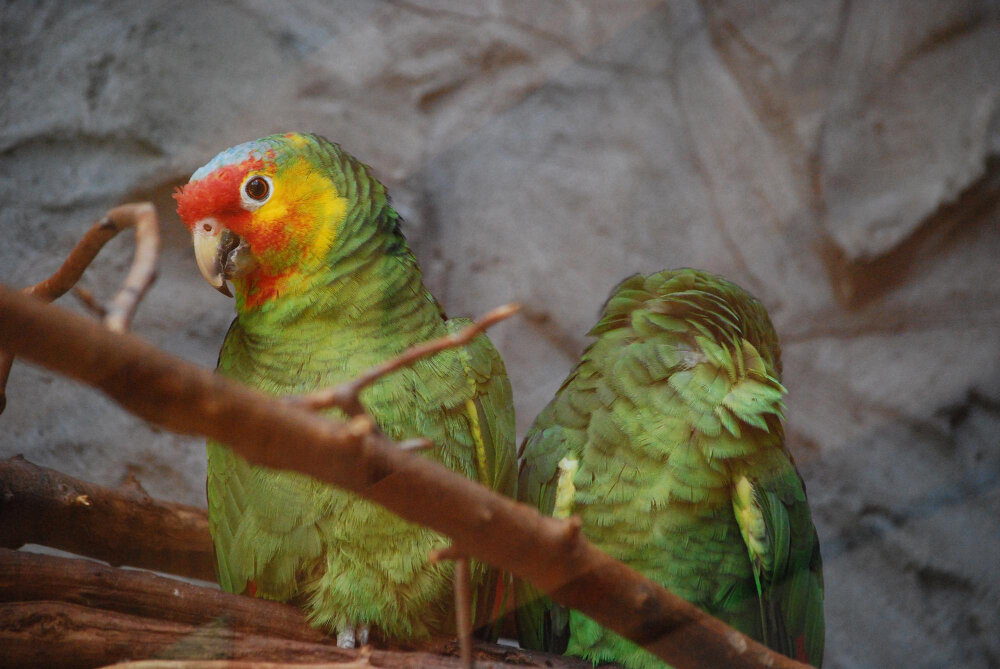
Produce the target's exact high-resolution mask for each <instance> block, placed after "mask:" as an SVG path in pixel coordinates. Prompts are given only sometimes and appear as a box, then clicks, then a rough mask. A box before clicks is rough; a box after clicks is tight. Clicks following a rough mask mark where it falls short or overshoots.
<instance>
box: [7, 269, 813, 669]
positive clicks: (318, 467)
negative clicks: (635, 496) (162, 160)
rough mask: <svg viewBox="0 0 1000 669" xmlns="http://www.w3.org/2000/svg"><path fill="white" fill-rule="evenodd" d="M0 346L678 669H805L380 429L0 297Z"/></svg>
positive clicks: (17, 298)
mask: <svg viewBox="0 0 1000 669" xmlns="http://www.w3.org/2000/svg"><path fill="white" fill-rule="evenodd" d="M0 347H2V348H4V349H7V350H9V351H11V352H13V353H14V354H16V355H23V356H24V357H26V358H28V359H30V360H32V361H33V362H36V363H38V364H41V365H44V366H46V367H48V368H49V369H51V370H53V371H56V372H58V373H61V374H64V375H67V376H70V377H72V378H75V379H77V380H80V381H82V382H84V383H88V384H90V385H93V386H94V387H96V388H99V389H101V390H102V391H104V392H105V393H107V394H108V395H110V396H111V397H112V398H113V399H115V400H116V401H117V402H118V403H120V404H121V405H122V406H124V407H125V408H126V409H128V410H129V411H131V412H133V413H135V414H137V415H139V416H141V417H143V418H145V419H147V420H150V421H152V422H154V423H157V424H159V425H161V426H163V427H165V428H167V429H170V430H174V431H176V432H182V433H185V434H202V435H206V436H209V437H211V438H213V439H217V440H220V441H222V442H224V443H227V444H229V445H230V446H231V447H232V448H233V449H234V450H235V451H236V452H237V453H239V454H240V455H241V456H242V457H244V458H246V459H247V460H248V461H250V462H252V463H254V464H256V465H259V466H264V467H272V468H276V469H288V470H294V471H299V472H302V473H305V474H307V475H310V476H313V477H315V478H317V479H319V480H321V481H325V482H327V483H330V484H333V485H336V486H339V487H341V488H344V489H346V490H350V491H353V492H355V493H357V494H359V495H362V496H364V497H365V498H367V499H370V500H372V501H374V502H377V503H379V504H381V505H383V506H385V507H386V508H387V509H389V510H390V511H392V512H393V513H396V514H397V515H399V516H400V517H402V518H405V519H407V520H409V521H411V522H415V523H419V524H421V525H424V526H426V527H429V528H431V529H433V530H436V531H438V532H441V533H442V534H445V535H447V536H449V537H450V538H451V539H452V541H453V543H454V544H455V546H456V548H457V550H458V551H459V552H461V553H464V554H468V555H471V556H473V557H476V558H478V559H481V560H483V561H485V562H488V563H490V564H492V565H494V566H496V567H500V568H503V569H508V570H510V571H512V572H513V573H514V574H516V575H517V576H520V577H522V578H524V579H526V580H528V581H530V582H531V583H533V584H534V585H535V586H537V587H539V588H540V589H541V590H543V591H545V592H549V593H551V596H552V598H553V599H555V600H556V601H558V602H560V603H562V604H565V605H567V606H570V607H572V608H575V609H578V610H580V611H581V612H583V613H585V614H586V615H588V616H590V617H592V618H593V619H594V620H596V621H597V622H599V623H600V624H602V625H604V626H606V627H608V628H610V629H613V630H615V631H617V632H619V633H620V634H623V635H624V636H626V637H628V638H630V639H632V640H634V641H636V642H638V643H640V644H641V645H643V646H644V647H646V648H647V649H649V650H650V651H651V652H653V653H654V654H656V655H657V656H659V657H661V658H663V659H664V660H666V661H667V662H669V663H670V664H672V665H674V666H676V667H679V668H683V667H715V666H727V667H736V668H745V669H749V668H751V667H753V668H760V667H776V668H785V669H791V668H793V667H796V668H801V667H803V666H805V665H802V664H801V663H798V662H795V661H794V660H791V659H789V658H787V657H785V656H783V655H780V654H777V653H774V652H772V651H770V650H769V649H768V648H766V647H764V646H763V645H761V644H759V643H758V642H756V641H754V640H752V639H750V638H748V637H746V636H744V635H742V634H740V633H739V632H737V631H736V630H733V629H732V628H730V627H728V626H726V625H725V624H724V623H722V622H721V621H719V620H716V619H715V618H712V617H711V616H709V615H708V614H706V613H704V612H703V611H701V610H700V609H698V608H697V607H695V606H693V605H692V604H690V603H688V602H687V601H685V600H683V599H681V598H679V597H677V596H676V595H673V594H671V593H669V592H668V591H666V590H665V589H663V588H662V587H660V586H659V585H657V584H655V583H652V582H651V581H648V580H646V579H645V578H643V577H642V576H640V575H639V574H638V573H636V572H635V571H633V570H631V569H629V568H628V567H626V566H625V565H623V564H621V563H619V562H617V561H615V560H613V559H611V558H610V557H608V556H607V555H605V554H603V553H601V552H600V551H599V550H597V549H596V548H595V547H594V546H593V545H591V544H590V543H589V542H587V541H586V540H585V539H584V537H583V536H582V535H581V534H580V533H579V531H573V525H572V524H571V523H569V522H567V521H563V520H558V519H554V518H547V517H543V516H541V515H540V514H539V513H537V511H535V510H534V509H531V508H529V507H527V506H525V505H521V504H518V503H516V502H515V501H513V500H510V499H508V498H505V497H503V496H501V495H499V494H497V493H494V492H492V491H490V490H488V489H487V488H485V487H483V486H480V485H479V484H477V483H476V482H474V481H471V480H469V479H467V478H465V477H463V476H461V475H459V474H457V473H455V472H452V471H450V470H448V469H446V468H444V467H442V466H441V465H438V464H437V463H435V462H433V461H431V460H429V459H427V458H422V457H419V456H415V455H414V454H412V453H407V452H404V451H401V450H399V449H398V448H396V446H395V444H393V443H392V442H391V441H389V440H388V439H386V438H385V437H384V436H383V435H381V434H380V433H378V432H377V431H374V430H373V431H371V432H367V433H366V432H365V431H358V430H352V429H351V425H350V424H347V423H342V422H339V421H334V420H330V419H327V418H325V417H323V416H320V415H317V414H315V413H313V412H310V411H307V410H305V409H302V408H299V407H296V406H290V405H289V403H288V402H284V401H280V400H275V399H274V398H270V397H267V396H265V395H263V394H261V393H258V392H254V391H252V390H250V389H248V388H245V387H242V386H239V385H237V384H234V383H232V382H230V381H227V380H226V379H224V378H222V377H219V376H216V375H214V374H211V373H210V372H208V371H207V370H204V369H200V368H198V367H195V366H193V365H191V364H189V363H186V362H184V361H182V360H179V359H177V358H174V357H173V356H170V355H167V354H165V353H163V352H162V351H159V350H158V349H156V348H155V347H153V346H151V345H149V344H147V343H146V342H143V341H142V340H140V339H137V338H135V337H132V336H130V335H127V334H115V333H111V332H108V331H106V330H104V329H103V328H101V327H100V326H99V325H97V324H95V323H94V322H92V321H89V320H87V319H85V318H82V317H80V316H77V315H75V314H72V313H69V312H66V311H65V310H62V309H59V308H57V307H54V306H47V305H43V304H40V303H38V302H36V301H34V300H31V299H29V298H26V297H24V296H22V295H19V294H17V293H15V292H13V291H11V290H9V289H6V288H3V287H0ZM290 443H291V444H295V445H296V447H295V448H288V447H287V445H288V444H290Z"/></svg>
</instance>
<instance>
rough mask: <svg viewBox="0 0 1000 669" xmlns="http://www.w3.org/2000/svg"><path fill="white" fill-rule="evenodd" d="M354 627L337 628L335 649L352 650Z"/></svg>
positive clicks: (342, 626)
mask: <svg viewBox="0 0 1000 669" xmlns="http://www.w3.org/2000/svg"><path fill="white" fill-rule="evenodd" d="M354 646H355V640H354V625H347V624H345V625H338V626H337V647H338V648H354Z"/></svg>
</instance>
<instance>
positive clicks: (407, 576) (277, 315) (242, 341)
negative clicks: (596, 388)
mask: <svg viewBox="0 0 1000 669" xmlns="http://www.w3.org/2000/svg"><path fill="white" fill-rule="evenodd" d="M174 197H175V199H176V200H177V212H178V214H179V215H180V218H181V220H182V221H183V222H184V223H185V224H186V225H187V227H188V228H189V229H190V230H191V233H192V236H193V240H194V249H195V258H196V260H197V264H198V267H199V269H200V270H201V273H202V275H203V276H204V277H205V279H206V280H207V281H208V283H210V284H211V285H212V286H214V287H215V288H216V289H218V290H219V291H221V292H223V293H225V294H227V295H228V294H230V291H229V284H232V294H234V295H235V301H236V319H235V320H234V321H233V323H232V325H231V326H230V328H229V332H228V333H227V334H226V338H225V341H224V343H223V345H222V351H221V352H220V354H219V362H218V373H220V374H222V375H224V376H226V377H229V378H231V379H234V380H236V381H239V382H240V383H243V384H245V385H247V386H250V387H252V388H256V389H258V390H261V391H263V392H265V393H269V394H272V395H298V394H301V393H306V392H309V391H312V390H316V389H319V388H326V387H329V386H333V385H336V384H339V383H341V382H344V381H348V380H350V379H353V378H354V377H356V376H357V375H358V374H359V373H361V372H362V371H365V370H367V369H369V368H371V367H372V366H374V365H376V364H378V363H381V362H383V361H385V360H387V359H389V358H391V357H394V356H396V355H398V354H400V353H401V352H403V351H404V350H406V349H407V348H409V347H410V346H413V345H414V344H418V343H420V342H424V341H427V340H430V339H434V338H438V337H441V336H444V335H447V334H449V333H452V332H455V331H457V330H459V329H461V328H462V327H464V326H465V325H467V324H468V322H469V321H468V320H464V319H449V318H447V316H445V313H444V311H443V310H442V308H441V305H440V304H439V303H438V302H437V300H436V299H435V298H434V296H433V295H431V293H430V292H429V291H428V290H427V288H426V287H425V286H424V284H423V281H422V277H421V272H420V268H419V267H418V266H417V262H416V260H415V258H414V256H413V254H412V253H411V251H410V249H409V247H408V246H407V244H406V241H405V239H404V237H403V233H402V231H401V230H400V217H399V215H398V214H397V213H396V211H395V210H394V209H393V208H392V206H391V205H390V202H389V198H388V195H387V193H386V189H385V187H384V186H383V185H382V184H381V183H379V181H378V180H377V179H376V178H375V176H374V175H373V174H372V171H371V169H370V168H369V167H368V166H367V165H364V164H362V163H360V162H359V161H357V160H356V159H355V158H353V157H352V156H350V155H349V154H347V153H346V152H345V151H344V150H343V149H341V148H340V147H339V146H338V145H337V144H334V143H332V142H329V141H327V140H326V139H324V138H322V137H319V136H317V135H311V134H298V133H288V134H282V135H273V136H270V137H264V138H263V139H259V140H256V141H253V142H247V143H245V144H240V145H239V146H236V147H233V148H230V149H227V150H226V151H223V152H222V153H220V154H219V155H218V156H216V157H215V158H213V159H212V160H211V161H210V162H209V163H208V164H206V165H205V166H204V167H202V168H201V169H199V170H197V171H196V172H195V173H194V175H193V176H192V177H191V180H190V182H189V183H188V184H187V185H185V186H184V187H182V188H180V189H179V190H178V191H177V192H176V193H175V195H174ZM360 399H361V402H362V404H363V405H364V407H365V409H366V410H367V412H368V413H369V414H370V415H371V416H372V417H373V418H374V420H375V422H376V423H377V424H378V426H379V428H380V429H381V430H382V431H383V432H385V434H387V435H388V436H389V437H391V438H393V439H396V440H404V439H409V438H415V437H426V438H428V439H430V440H431V441H432V442H433V443H434V447H433V448H432V449H429V450H428V451H426V452H424V453H423V455H422V456H423V457H429V458H432V459H434V460H436V461H437V462H440V463H441V464H443V465H444V466H446V467H448V468H450V469H452V470H454V471H456V472H459V473H461V474H463V475H465V476H467V477H469V478H471V479H474V480H476V481H479V482H481V483H482V484H483V485H486V486H488V487H490V488H491V489H493V490H497V491H499V492H502V493H504V494H506V495H509V496H513V495H514V494H515V486H516V478H517V471H516V455H515V451H514V410H513V404H512V400H511V389H510V383H509V381H508V379H507V374H506V371H505V369H504V365H503V362H502V360H501V359H500V356H499V354H498V353H497V351H496V349H495V348H494V347H493V345H492V344H491V343H490V341H489V340H488V339H487V338H486V337H485V335H480V336H479V337H477V338H475V339H474V340H473V341H472V342H471V343H470V344H468V345H467V346H464V347H462V348H456V349H451V350H445V351H442V352H440V353H437V354H435V355H433V356H431V357H428V358H425V359H423V360H421V361H419V362H417V363H415V364H413V365H412V366H411V367H408V368H404V369H401V370H399V371H397V372H394V373H392V374H390V375H388V376H386V377H383V378H381V379H379V380H378V381H376V382H375V383H373V384H372V385H371V386H369V387H368V388H367V389H365V390H364V391H363V392H362V393H361V397H360ZM329 413H330V414H331V415H333V416H336V417H339V418H346V416H345V415H344V414H343V413H342V412H340V410H338V409H331V410H330V411H329ZM287 447H288V448H295V444H294V443H289V444H288V445H287ZM207 492H208V512H209V528H210V529H211V533H212V540H213V542H214V544H215V553H216V561H217V572H218V577H219V583H220V585H221V586H222V589H223V590H225V591H227V592H234V593H246V594H250V595H253V596H257V597H264V598H267V599H273V600H278V601H289V602H294V603H297V604H299V605H301V606H302V607H303V608H304V609H305V611H306V613H307V615H308V617H309V619H310V621H311V622H312V623H313V624H314V625H316V626H319V627H322V628H325V629H327V630H329V631H331V632H335V633H336V635H337V643H338V645H340V646H342V647H353V646H354V645H355V644H364V643H367V641H368V637H369V634H371V633H378V634H379V635H380V636H381V637H382V638H384V639H392V640H405V639H412V638H418V637H422V636H426V635H428V634H430V633H433V632H448V631H452V630H453V629H454V622H453V607H452V595H451V592H452V587H451V579H452V566H451V564H450V563H446V562H441V563H435V564H432V563H431V562H430V561H429V559H428V554H429V553H430V552H431V551H432V550H434V549H438V548H442V547H444V546H446V545H447V540H446V539H445V537H443V536H442V535H440V534H437V533H435V532H433V531H431V530H428V529H426V528H423V527H420V526H418V525H414V524H411V523H408V522H406V521H404V520H402V519H400V518H398V517H396V516H395V515H393V514H392V513H390V512H389V511H387V510H385V509H383V508H382V507H380V506H378V505H376V504H374V503H371V502H368V501H366V500H364V499H362V498H360V497H358V496H356V495H354V494H352V493H349V492H345V491H343V490H340V489H338V488H335V487H332V486H330V485H327V484H324V483H321V482H319V481H317V480H315V479H312V478H310V477H308V476H305V475H302V474H298V473H294V472H287V471H277V470H271V469H267V468H263V467H257V466H253V465H251V464H249V463H248V462H246V461H245V460H244V459H243V458H241V457H240V456H239V455H237V454H236V453H234V452H233V451H232V450H231V449H230V448H229V447H227V446H226V445H225V444H222V443H218V442H214V441H209V442H208V484H207ZM471 578H472V581H473V583H472V585H473V588H472V589H473V592H474V593H476V596H475V601H474V607H475V612H476V621H477V624H482V623H485V622H486V621H487V620H488V617H489V616H490V615H492V614H493V610H492V609H493V608H494V606H495V605H496V604H497V602H495V601H494V600H495V593H496V592H497V587H496V586H497V579H498V575H497V573H496V572H495V571H493V570H492V569H490V568H488V567H487V566H486V565H484V564H479V563H475V562H473V565H472V569H471Z"/></svg>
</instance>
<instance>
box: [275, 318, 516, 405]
mask: <svg viewBox="0 0 1000 669" xmlns="http://www.w3.org/2000/svg"><path fill="white" fill-rule="evenodd" d="M520 308H521V305H520V304H517V303H516V302H512V303H510V304H505V305H503V306H500V307H497V308H496V309H492V310H490V311H488V312H486V313H485V314H483V315H482V316H481V317H480V318H479V319H477V320H476V321H475V322H473V323H472V324H471V325H469V326H467V327H465V328H463V329H461V330H459V331H458V332H454V333H452V334H450V335H445V336H444V337H440V338H438V339H433V340H431V341H428V342H424V343H423V344H418V345H416V346H413V347H411V348H409V349H407V350H406V351H404V352H403V353H401V354H400V355H398V356H396V357H395V358H392V359H390V360H386V361H385V362H383V363H382V364H380V365H376V366H374V367H372V368H371V369H369V370H368V371H366V372H365V373H363V374H361V375H360V376H358V377H357V378H355V379H352V380H351V381H348V382H346V383H342V384H340V385H338V386H334V387H333V388H325V389H323V390H317V391H316V392H312V393H306V394H304V395H297V396H295V397H289V398H287V401H289V402H291V403H293V404H297V405H299V406H302V407H305V408H307V409H312V410H314V411H316V410H319V409H328V408H330V407H338V408H340V409H343V411H344V412H345V413H347V414H348V415H351V416H356V415H360V414H363V413H364V412H365V409H364V407H363V406H361V400H360V398H359V396H360V394H361V391H362V390H364V389H365V388H367V387H368V386H370V385H371V384H372V383H374V382H375V381H377V380H378V379H380V378H382V377H383V376H385V375H387V374H391V373H392V372H395V371H397V370H400V369H402V368H404V367H409V366H410V365H412V364H413V363H415V362H416V361H418V360H420V359H422V358H426V357H428V356H430V355H434V354H435V353H439V352H440V351H443V350H445V349H449V348H458V347H459V346H465V345H466V344H468V343H469V342H470V341H472V340H473V339H475V338H476V337H478V336H479V335H481V334H482V333H484V332H486V330H487V329H488V328H490V327H492V326H494V325H496V324H497V323H499V322H500V321H502V320H504V319H507V318H510V317H511V316H513V315H514V314H516V313H517V312H518V310H519V309H520Z"/></svg>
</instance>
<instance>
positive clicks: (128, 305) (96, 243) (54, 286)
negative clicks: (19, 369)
mask: <svg viewBox="0 0 1000 669" xmlns="http://www.w3.org/2000/svg"><path fill="white" fill-rule="evenodd" d="M131 227H134V228H135V242H136V248H135V257H134V258H133V260H132V267H131V269H129V273H128V275H127V276H126V277H125V283H124V284H123V285H122V287H121V289H120V290H119V291H118V293H117V294H116V295H115V297H114V300H112V302H111V306H110V307H108V309H107V310H106V311H105V314H104V324H105V325H106V326H107V327H108V328H109V329H111V330H113V331H115V332H124V331H126V330H127V329H128V326H129V324H130V323H131V322H132V316H133V315H135V310H136V307H138V305H139V301H140V300H142V297H143V295H145V293H146V290H147V289H148V288H149V286H150V284H152V283H153V281H155V280H156V260H157V256H158V254H159V248H160V227H159V219H158V218H157V216H156V209H155V208H154V207H153V205H152V204H150V203H148V202H138V203H133V204H123V205H121V206H120V207H115V208H114V209H112V210H111V211H109V212H108V213H107V214H105V215H104V218H102V219H101V220H99V221H98V222H97V223H94V225H92V226H91V228H90V230H88V231H87V233H86V234H85V235H84V236H83V238H82V239H81V240H80V241H79V242H77V244H76V246H74V247H73V250H72V251H70V252H69V256H67V258H66V260H65V261H64V262H63V264H62V265H61V266H60V267H59V269H58V270H56V272H55V274H53V275H52V276H50V277H49V278H47V279H45V280H43V281H40V282H38V283H36V284H35V285H34V286H29V287H27V288H25V289H24V293H25V294H26V295H31V296H32V297H35V298H37V299H39V300H42V301H43V302H52V301H53V300H55V299H56V298H58V297H60V296H62V295H64V294H65V293H66V291H68V290H69V289H70V288H72V287H73V286H75V285H76V282H77V281H79V280H80V277H81V276H83V272H84V270H86V269H87V267H89V266H90V263H92V262H93V261H94V258H95V257H97V254H98V253H99V252H100V250H101V249H102V248H104V245H105V244H107V243H108V242H109V241H110V240H111V239H112V238H114V236H115V235H117V234H118V233H119V232H121V231H122V230H124V229H125V228H131ZM87 295H89V293H87ZM84 301H85V302H86V298H84ZM13 362H14V356H13V355H11V354H10V353H7V352H5V351H0V413H3V410H4V408H5V407H6V404H7V396H6V393H5V389H6V387H7V378H8V377H9V376H10V367H11V365H12V364H13Z"/></svg>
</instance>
